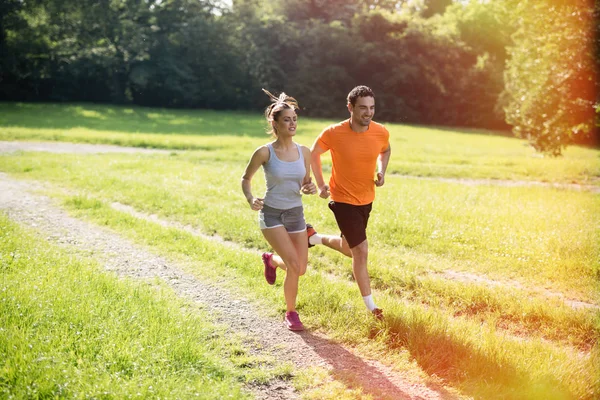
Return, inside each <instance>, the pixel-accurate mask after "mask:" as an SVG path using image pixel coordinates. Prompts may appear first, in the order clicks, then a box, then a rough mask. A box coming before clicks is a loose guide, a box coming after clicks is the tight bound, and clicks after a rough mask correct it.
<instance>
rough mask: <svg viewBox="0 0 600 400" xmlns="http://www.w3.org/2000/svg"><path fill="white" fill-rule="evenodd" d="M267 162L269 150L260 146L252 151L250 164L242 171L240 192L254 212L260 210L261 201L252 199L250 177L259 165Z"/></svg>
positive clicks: (256, 198) (255, 198)
mask: <svg viewBox="0 0 600 400" xmlns="http://www.w3.org/2000/svg"><path fill="white" fill-rule="evenodd" d="M268 160H269V149H268V148H267V147H266V146H261V147H259V148H258V149H256V150H255V151H254V153H253V154H252V157H251V158H250V162H248V165H247V166H246V170H245V171H244V175H242V192H244V196H245V197H246V200H247V201H248V204H249V205H250V208H252V209H253V210H255V211H258V210H260V209H262V206H263V199H261V198H258V197H254V195H253V194H252V177H253V176H254V174H255V173H256V171H258V169H259V168H260V166H261V165H263V164H264V163H266V162H267V161H268Z"/></svg>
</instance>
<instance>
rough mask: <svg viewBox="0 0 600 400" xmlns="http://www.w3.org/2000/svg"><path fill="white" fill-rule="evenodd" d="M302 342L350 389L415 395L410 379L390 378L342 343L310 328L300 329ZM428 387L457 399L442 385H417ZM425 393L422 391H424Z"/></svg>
mask: <svg viewBox="0 0 600 400" xmlns="http://www.w3.org/2000/svg"><path fill="white" fill-rule="evenodd" d="M299 335H300V337H302V339H303V340H304V342H305V343H306V344H307V345H309V346H310V347H311V348H312V349H313V350H314V351H315V353H317V354H318V355H319V356H320V357H321V358H323V359H324V360H325V361H327V363H328V364H329V365H330V366H331V368H332V371H331V374H332V376H333V378H334V379H336V380H337V381H340V382H343V383H344V384H345V385H346V386H347V387H348V388H350V389H360V390H361V391H362V392H363V393H364V394H367V395H371V396H373V398H374V399H394V400H405V399H406V400H408V399H415V398H420V397H415V393H414V392H415V390H414V389H413V390H411V392H412V393H410V392H409V391H408V390H409V389H410V387H414V385H413V384H411V383H409V382H404V381H402V382H393V381H392V380H390V377H389V376H387V375H386V374H385V373H384V372H382V371H380V370H378V369H377V368H375V367H374V366H373V365H370V364H369V363H368V362H365V361H364V360H363V359H361V358H360V357H357V356H355V355H354V354H352V353H351V352H349V351H348V350H346V349H345V348H343V347H342V346H340V345H338V344H336V343H334V342H331V341H329V340H327V339H324V338H321V337H319V336H316V335H314V334H312V333H310V332H309V331H303V332H300V333H299ZM416 391H418V392H421V394H423V393H422V392H423V391H429V392H430V393H431V394H433V396H435V397H436V398H439V399H443V400H455V399H458V397H457V396H456V395H453V394H451V393H449V392H448V391H447V390H445V389H444V388H442V387H435V388H427V389H424V388H422V389H418V390H416ZM423 395H425V394H423Z"/></svg>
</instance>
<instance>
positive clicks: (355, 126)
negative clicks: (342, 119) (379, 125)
mask: <svg viewBox="0 0 600 400" xmlns="http://www.w3.org/2000/svg"><path fill="white" fill-rule="evenodd" d="M348 122H349V123H350V129H352V131H353V132H356V133H364V132H366V131H368V130H369V125H367V126H364V125H361V124H358V123H353V122H352V118H350V119H349V120H348Z"/></svg>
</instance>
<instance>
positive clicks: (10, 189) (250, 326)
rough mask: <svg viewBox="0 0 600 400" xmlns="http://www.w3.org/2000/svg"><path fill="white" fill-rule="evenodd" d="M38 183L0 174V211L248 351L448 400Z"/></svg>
mask: <svg viewBox="0 0 600 400" xmlns="http://www.w3.org/2000/svg"><path fill="white" fill-rule="evenodd" d="M41 188H43V184H41V183H35V182H24V181H18V180H14V179H12V178H10V177H9V176H8V175H6V174H3V173H0V210H2V212H4V213H6V214H7V215H8V216H9V218H11V219H12V220H14V221H16V222H18V223H20V224H22V225H24V226H27V227H30V228H34V229H36V230H37V231H38V232H39V233H40V234H41V235H42V236H43V237H44V238H46V239H47V240H49V241H51V242H54V243H58V244H60V245H63V246H65V247H66V248H67V249H68V250H75V251H81V252H82V253H84V254H88V255H89V254H90V253H91V254H92V255H93V257H95V258H96V259H98V260H99V261H100V262H102V263H103V264H104V266H105V267H106V269H107V270H110V271H114V272H115V273H117V274H118V275H120V276H128V277H133V278H137V279H145V280H146V279H147V280H149V281H150V282H151V281H152V280H153V279H154V278H156V277H158V278H160V279H162V280H163V281H164V282H166V283H167V284H168V285H169V286H170V287H172V288H173V289H174V290H175V292H176V293H178V294H179V295H180V296H182V297H184V298H186V299H189V300H192V301H194V302H197V303H199V304H200V305H201V306H202V307H203V308H204V309H206V310H208V312H209V313H211V315H212V316H213V317H214V319H215V320H216V321H217V322H218V323H221V324H224V325H226V326H227V327H229V329H230V330H231V331H233V332H236V333H238V334H239V335H241V336H242V337H244V338H245V344H246V346H247V347H248V348H250V350H251V351H252V352H255V353H261V354H265V355H267V356H273V357H276V358H277V359H278V360H282V361H288V362H291V363H293V364H294V365H295V366H296V367H298V368H306V367H311V366H320V367H324V368H326V369H328V370H329V371H330V376H331V377H332V378H333V379H336V380H339V381H341V382H342V383H345V384H348V385H352V386H353V387H355V386H356V385H359V386H360V387H361V388H362V390H363V392H364V393H365V394H371V395H372V396H373V398H375V399H399V400H403V399H423V400H434V399H455V398H457V397H456V396H455V395H452V394H450V393H448V392H446V391H444V390H443V389H440V388H430V387H428V386H427V385H425V384H423V383H414V382H412V381H407V380H406V379H404V378H403V377H402V376H401V375H400V374H398V373H396V372H394V371H393V370H392V369H391V368H389V367H387V366H385V365H383V364H381V363H379V362H377V361H374V360H369V359H366V358H363V357H360V356H359V355H357V354H356V353H355V352H354V351H353V350H352V349H349V348H346V347H343V346H341V345H339V344H336V343H333V342H331V341H330V340H328V339H327V338H326V337H324V336H322V335H319V334H316V333H314V332H310V331H306V332H302V333H300V334H297V333H292V332H290V331H288V330H287V329H286V328H285V327H284V326H283V323H282V321H281V320H279V319H272V318H267V317H264V316H263V315H264V313H262V312H261V311H260V310H259V309H258V308H257V307H258V306H257V305H256V304H253V303H252V302H251V301H249V300H248V299H245V298H241V297H239V296H236V295H235V294H231V293H229V292H227V291H225V290H222V289H221V288H220V287H219V286H216V285H215V284H213V283H210V282H208V281H200V280H198V279H197V278H196V277H194V276H192V275H190V274H188V273H186V272H184V268H182V266H180V265H177V264H176V263H174V262H171V261H169V260H166V259H164V258H162V257H160V256H158V255H156V254H153V253H152V252H150V251H149V250H147V249H145V248H142V247H140V246H137V245H135V244H133V243H131V242H130V241H129V240H127V239H124V238H122V237H120V236H119V235H117V234H115V233H114V232H112V231H110V230H108V229H105V228H102V227H99V226H96V225H92V224H90V223H87V222H84V221H81V220H78V219H76V218H73V217H70V216H69V215H68V214H67V213H66V212H65V211H64V210H62V209H60V208H59V207H57V206H56V205H55V204H54V203H53V201H52V200H51V199H50V198H48V197H45V196H41V195H38V194H35V192H36V191H37V190H39V189H41ZM248 389H249V390H250V391H252V392H253V393H254V395H255V396H256V397H257V398H259V399H294V398H298V395H297V393H296V392H295V391H294V389H293V388H292V387H291V385H290V384H289V382H287V381H278V382H271V383H270V384H269V385H265V386H253V387H249V388H248Z"/></svg>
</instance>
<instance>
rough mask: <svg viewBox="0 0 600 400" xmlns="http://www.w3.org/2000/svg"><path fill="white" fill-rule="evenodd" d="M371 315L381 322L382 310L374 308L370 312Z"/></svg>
mask: <svg viewBox="0 0 600 400" xmlns="http://www.w3.org/2000/svg"><path fill="white" fill-rule="evenodd" d="M371 313H373V316H374V317H375V318H377V319H378V320H380V321H383V310H382V309H381V308H376V309H374V310H373V311H371Z"/></svg>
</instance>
